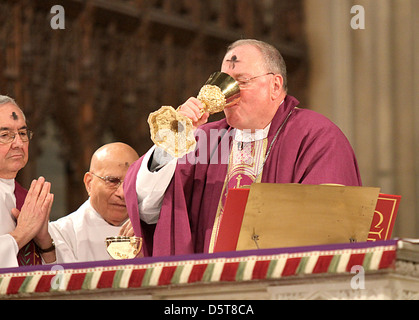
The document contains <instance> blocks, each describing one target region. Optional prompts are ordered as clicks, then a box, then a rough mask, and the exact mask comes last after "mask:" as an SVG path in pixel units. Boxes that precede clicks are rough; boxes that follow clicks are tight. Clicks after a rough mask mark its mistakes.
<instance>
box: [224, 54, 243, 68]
mask: <svg viewBox="0 0 419 320" xmlns="http://www.w3.org/2000/svg"><path fill="white" fill-rule="evenodd" d="M227 62H230V68H231V69H234V68H236V63H239V62H240V61H239V59H238V58H237V56H236V55H234V56H232V57H231V59H230V60H227Z"/></svg>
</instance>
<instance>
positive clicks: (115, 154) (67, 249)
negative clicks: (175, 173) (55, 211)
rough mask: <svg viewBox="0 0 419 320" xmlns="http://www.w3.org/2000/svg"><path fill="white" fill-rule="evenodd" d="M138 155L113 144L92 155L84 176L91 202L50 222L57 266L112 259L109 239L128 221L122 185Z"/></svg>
mask: <svg viewBox="0 0 419 320" xmlns="http://www.w3.org/2000/svg"><path fill="white" fill-rule="evenodd" d="M138 158H139V156H138V154H137V152H136V151H135V150H134V149H133V148H131V147H130V146H128V145H126V144H124V143H110V144H107V145H105V146H103V147H101V148H99V149H98V150H97V151H96V152H95V153H94V154H93V156H92V159H91V162H90V170H89V172H87V173H86V174H85V175H84V184H85V187H86V191H87V193H88V195H89V199H88V200H87V201H86V202H85V203H84V204H82V205H81V206H80V208H79V209H77V210H76V211H75V212H73V213H71V214H69V215H68V216H66V217H63V218H61V219H59V220H57V221H54V222H50V224H49V231H50V233H51V235H52V237H53V238H54V241H55V245H56V248H57V263H70V262H82V261H98V260H109V259H110V257H109V255H108V253H107V251H106V245H105V240H106V238H107V237H113V236H118V235H119V233H120V230H121V227H122V226H123V224H124V223H125V222H126V221H127V220H128V213H127V209H126V206H125V197H124V192H123V189H122V183H123V181H124V178H125V174H126V172H127V170H128V167H129V166H130V165H131V164H132V163H133V162H135V161H136V160H138Z"/></svg>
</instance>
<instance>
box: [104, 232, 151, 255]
mask: <svg viewBox="0 0 419 320" xmlns="http://www.w3.org/2000/svg"><path fill="white" fill-rule="evenodd" d="M142 245H143V238H140V237H108V238H106V250H107V251H108V253H109V255H110V256H111V257H112V258H113V259H115V260H122V259H134V258H136V257H137V256H138V255H139V254H140V252H141V248H142Z"/></svg>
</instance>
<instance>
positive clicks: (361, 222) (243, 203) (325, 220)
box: [214, 183, 400, 252]
mask: <svg viewBox="0 0 419 320" xmlns="http://www.w3.org/2000/svg"><path fill="white" fill-rule="evenodd" d="M379 191H380V190H379V188H370V187H347V186H334V185H300V184H267V183H258V184H253V185H252V186H251V187H250V189H230V190H229V191H228V195H227V199H226V203H225V207H224V213H223V215H222V217H221V222H220V228H219V231H218V237H217V240H216V243H215V246H214V252H222V251H235V250H248V249H257V248H260V249H262V248H281V247H295V246H310V245H321V244H332V243H348V242H364V241H367V240H368V239H369V241H374V240H372V239H371V234H370V231H372V230H373V227H374V226H375V225H377V224H376V221H377V219H378V221H381V220H382V219H381V218H380V217H379V218H377V217H376V216H377V213H376V210H377V208H378V207H379V205H380V203H377V200H378V201H379V199H380V198H379ZM380 196H382V195H380ZM387 196H388V197H390V196H389V195H387ZM397 197H398V196H397ZM397 200H398V202H397V206H396V204H394V205H393V206H392V209H393V213H392V215H391V219H384V221H382V225H385V226H386V230H385V231H382V232H381V233H380V234H379V235H380V236H381V237H382V238H380V240H385V239H388V238H389V237H390V235H391V229H392V226H393V225H394V219H395V216H396V213H397V207H398V203H399V201H400V197H398V198H397ZM381 205H382V203H381ZM387 207H389V206H388V205H387ZM394 209H395V210H394ZM384 216H385V217H387V216H388V214H385V215H384ZM373 218H374V220H373ZM372 221H374V223H375V224H374V225H372ZM390 227H391V229H389V228H390ZM380 230H381V229H380ZM384 235H385V236H386V237H385V238H384ZM375 238H377V239H379V238H378V236H376V237H375Z"/></svg>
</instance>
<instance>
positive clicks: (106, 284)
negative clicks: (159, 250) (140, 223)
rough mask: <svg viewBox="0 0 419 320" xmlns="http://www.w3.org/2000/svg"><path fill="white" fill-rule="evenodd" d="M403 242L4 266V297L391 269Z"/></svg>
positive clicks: (0, 288)
mask: <svg viewBox="0 0 419 320" xmlns="http://www.w3.org/2000/svg"><path fill="white" fill-rule="evenodd" d="M402 247H403V241H402V240H390V241H380V242H363V243H353V244H334V245H322V246H310V247H294V248H278V249H263V250H251V251H234V252H221V253H215V254H195V255H187V256H169V257H158V258H140V259H132V260H110V261H98V262H89V263H77V264H63V265H55V266H54V265H47V266H32V267H21V268H13V269H0V298H11V297H14V296H16V297H19V296H22V295H23V296H26V297H31V296H36V295H37V294H45V293H54V292H56V293H61V294H62V293H69V294H71V293H77V292H79V293H80V292H83V291H95V290H97V291H100V290H104V289H107V290H110V289H111V290H120V289H129V288H147V287H148V288H150V287H164V286H166V287H167V286H188V285H191V284H197V283H198V284H211V283H222V282H246V281H250V282H251V281H256V280H259V281H261V280H262V281H263V280H272V279H284V278H290V277H302V276H305V275H316V274H319V275H327V274H330V275H337V274H349V273H351V270H352V268H353V267H354V266H362V267H363V268H364V270H365V272H369V271H379V270H392V269H395V267H396V259H397V253H398V251H399V250H401V249H402Z"/></svg>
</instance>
